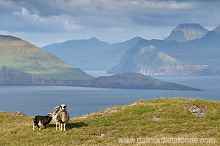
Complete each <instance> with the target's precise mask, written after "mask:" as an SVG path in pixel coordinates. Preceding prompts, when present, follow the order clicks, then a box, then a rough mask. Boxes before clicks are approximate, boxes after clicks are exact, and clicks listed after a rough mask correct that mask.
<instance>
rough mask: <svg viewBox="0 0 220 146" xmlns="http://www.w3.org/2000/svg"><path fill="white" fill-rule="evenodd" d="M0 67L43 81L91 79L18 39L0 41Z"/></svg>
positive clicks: (80, 71)
mask: <svg viewBox="0 0 220 146" xmlns="http://www.w3.org/2000/svg"><path fill="white" fill-rule="evenodd" d="M0 66H6V67H8V68H11V69H14V70H17V71H21V72H24V73H28V74H32V75H35V76H37V77H40V78H43V79H58V80H75V79H76V80H77V79H78V80H80V79H92V78H93V77H92V76H90V75H88V74H86V73H85V72H83V71H82V70H80V69H78V68H76V67H73V66H71V65H69V64H67V63H65V62H63V61H62V60H60V59H58V58H57V57H55V56H53V55H51V54H50V53H47V52H45V51H43V50H41V49H40V48H38V47H36V46H34V45H32V44H30V43H28V42H26V41H23V40H20V39H15V40H8V39H2V40H1V39H0Z"/></svg>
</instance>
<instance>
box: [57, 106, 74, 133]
mask: <svg viewBox="0 0 220 146" xmlns="http://www.w3.org/2000/svg"><path fill="white" fill-rule="evenodd" d="M69 119H70V117H69V114H68V112H67V109H66V105H65V104H62V105H60V106H57V107H55V108H54V109H53V120H54V122H55V123H56V130H57V126H59V129H60V131H62V127H63V130H64V131H66V123H67V122H68V121H69Z"/></svg>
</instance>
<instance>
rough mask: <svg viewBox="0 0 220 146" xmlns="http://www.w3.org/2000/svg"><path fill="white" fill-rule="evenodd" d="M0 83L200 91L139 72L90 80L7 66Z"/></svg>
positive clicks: (1, 75)
mask: <svg viewBox="0 0 220 146" xmlns="http://www.w3.org/2000/svg"><path fill="white" fill-rule="evenodd" d="M0 84H1V85H46V86H80V87H97V88H119V89H160V90H190V91H200V90H199V89H197V88H192V87H189V86H184V85H180V84H176V83H170V82H165V81H162V80H158V79H155V78H152V77H148V76H146V75H143V74H140V73H124V74H118V75H112V76H102V77H98V78H95V79H90V80H54V79H42V78H38V77H36V76H34V75H30V74H27V73H22V72H19V71H16V70H13V69H9V68H7V67H0Z"/></svg>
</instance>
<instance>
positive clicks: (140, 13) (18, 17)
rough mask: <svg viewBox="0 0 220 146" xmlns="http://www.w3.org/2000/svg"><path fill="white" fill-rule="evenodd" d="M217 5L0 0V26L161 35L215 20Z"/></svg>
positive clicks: (219, 20) (208, 0) (181, 0)
mask: <svg viewBox="0 0 220 146" xmlns="http://www.w3.org/2000/svg"><path fill="white" fill-rule="evenodd" d="M219 5H220V1H219V0H193V1H190V0H7V1H6V0H0V17H1V21H0V29H1V30H0V31H2V32H9V33H10V32H13V33H16V34H17V33H19V34H21V33H25V36H28V34H31V35H35V34H36V35H39V34H45V33H51V34H53V33H54V34H59V35H60V36H65V34H66V36H69V37H70V36H71V37H75V36H73V35H72V34H75V35H76V36H78V37H80V36H81V37H85V36H87V37H86V38H88V37H90V36H92V37H93V36H100V37H102V38H105V39H106V40H116V39H120V38H124V39H125V38H128V37H132V35H133V36H138V35H141V36H142V37H143V36H145V38H150V37H151V38H155V37H156V38H160V39H161V38H162V37H164V34H166V33H167V29H168V28H170V29H172V28H174V27H176V26H177V25H178V24H180V23H199V24H201V25H202V26H207V27H209V28H211V27H214V26H217V25H219V24H220V16H219V14H220V9H219ZM151 30H154V31H156V30H158V31H157V32H156V33H155V34H154V33H153V31H151ZM170 31H171V30H170ZM62 33H63V35H61V34H62ZM144 34H146V35H144ZM45 36H46V35H45ZM47 36H48V35H47ZM120 36H121V37H120ZM52 37H56V36H52ZM32 38H36V37H32ZM102 38H101V39H102ZM71 39H72V38H71Z"/></svg>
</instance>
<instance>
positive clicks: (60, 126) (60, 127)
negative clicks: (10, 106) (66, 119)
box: [59, 123, 62, 131]
mask: <svg viewBox="0 0 220 146" xmlns="http://www.w3.org/2000/svg"><path fill="white" fill-rule="evenodd" d="M59 129H61V131H62V124H61V123H59Z"/></svg>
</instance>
